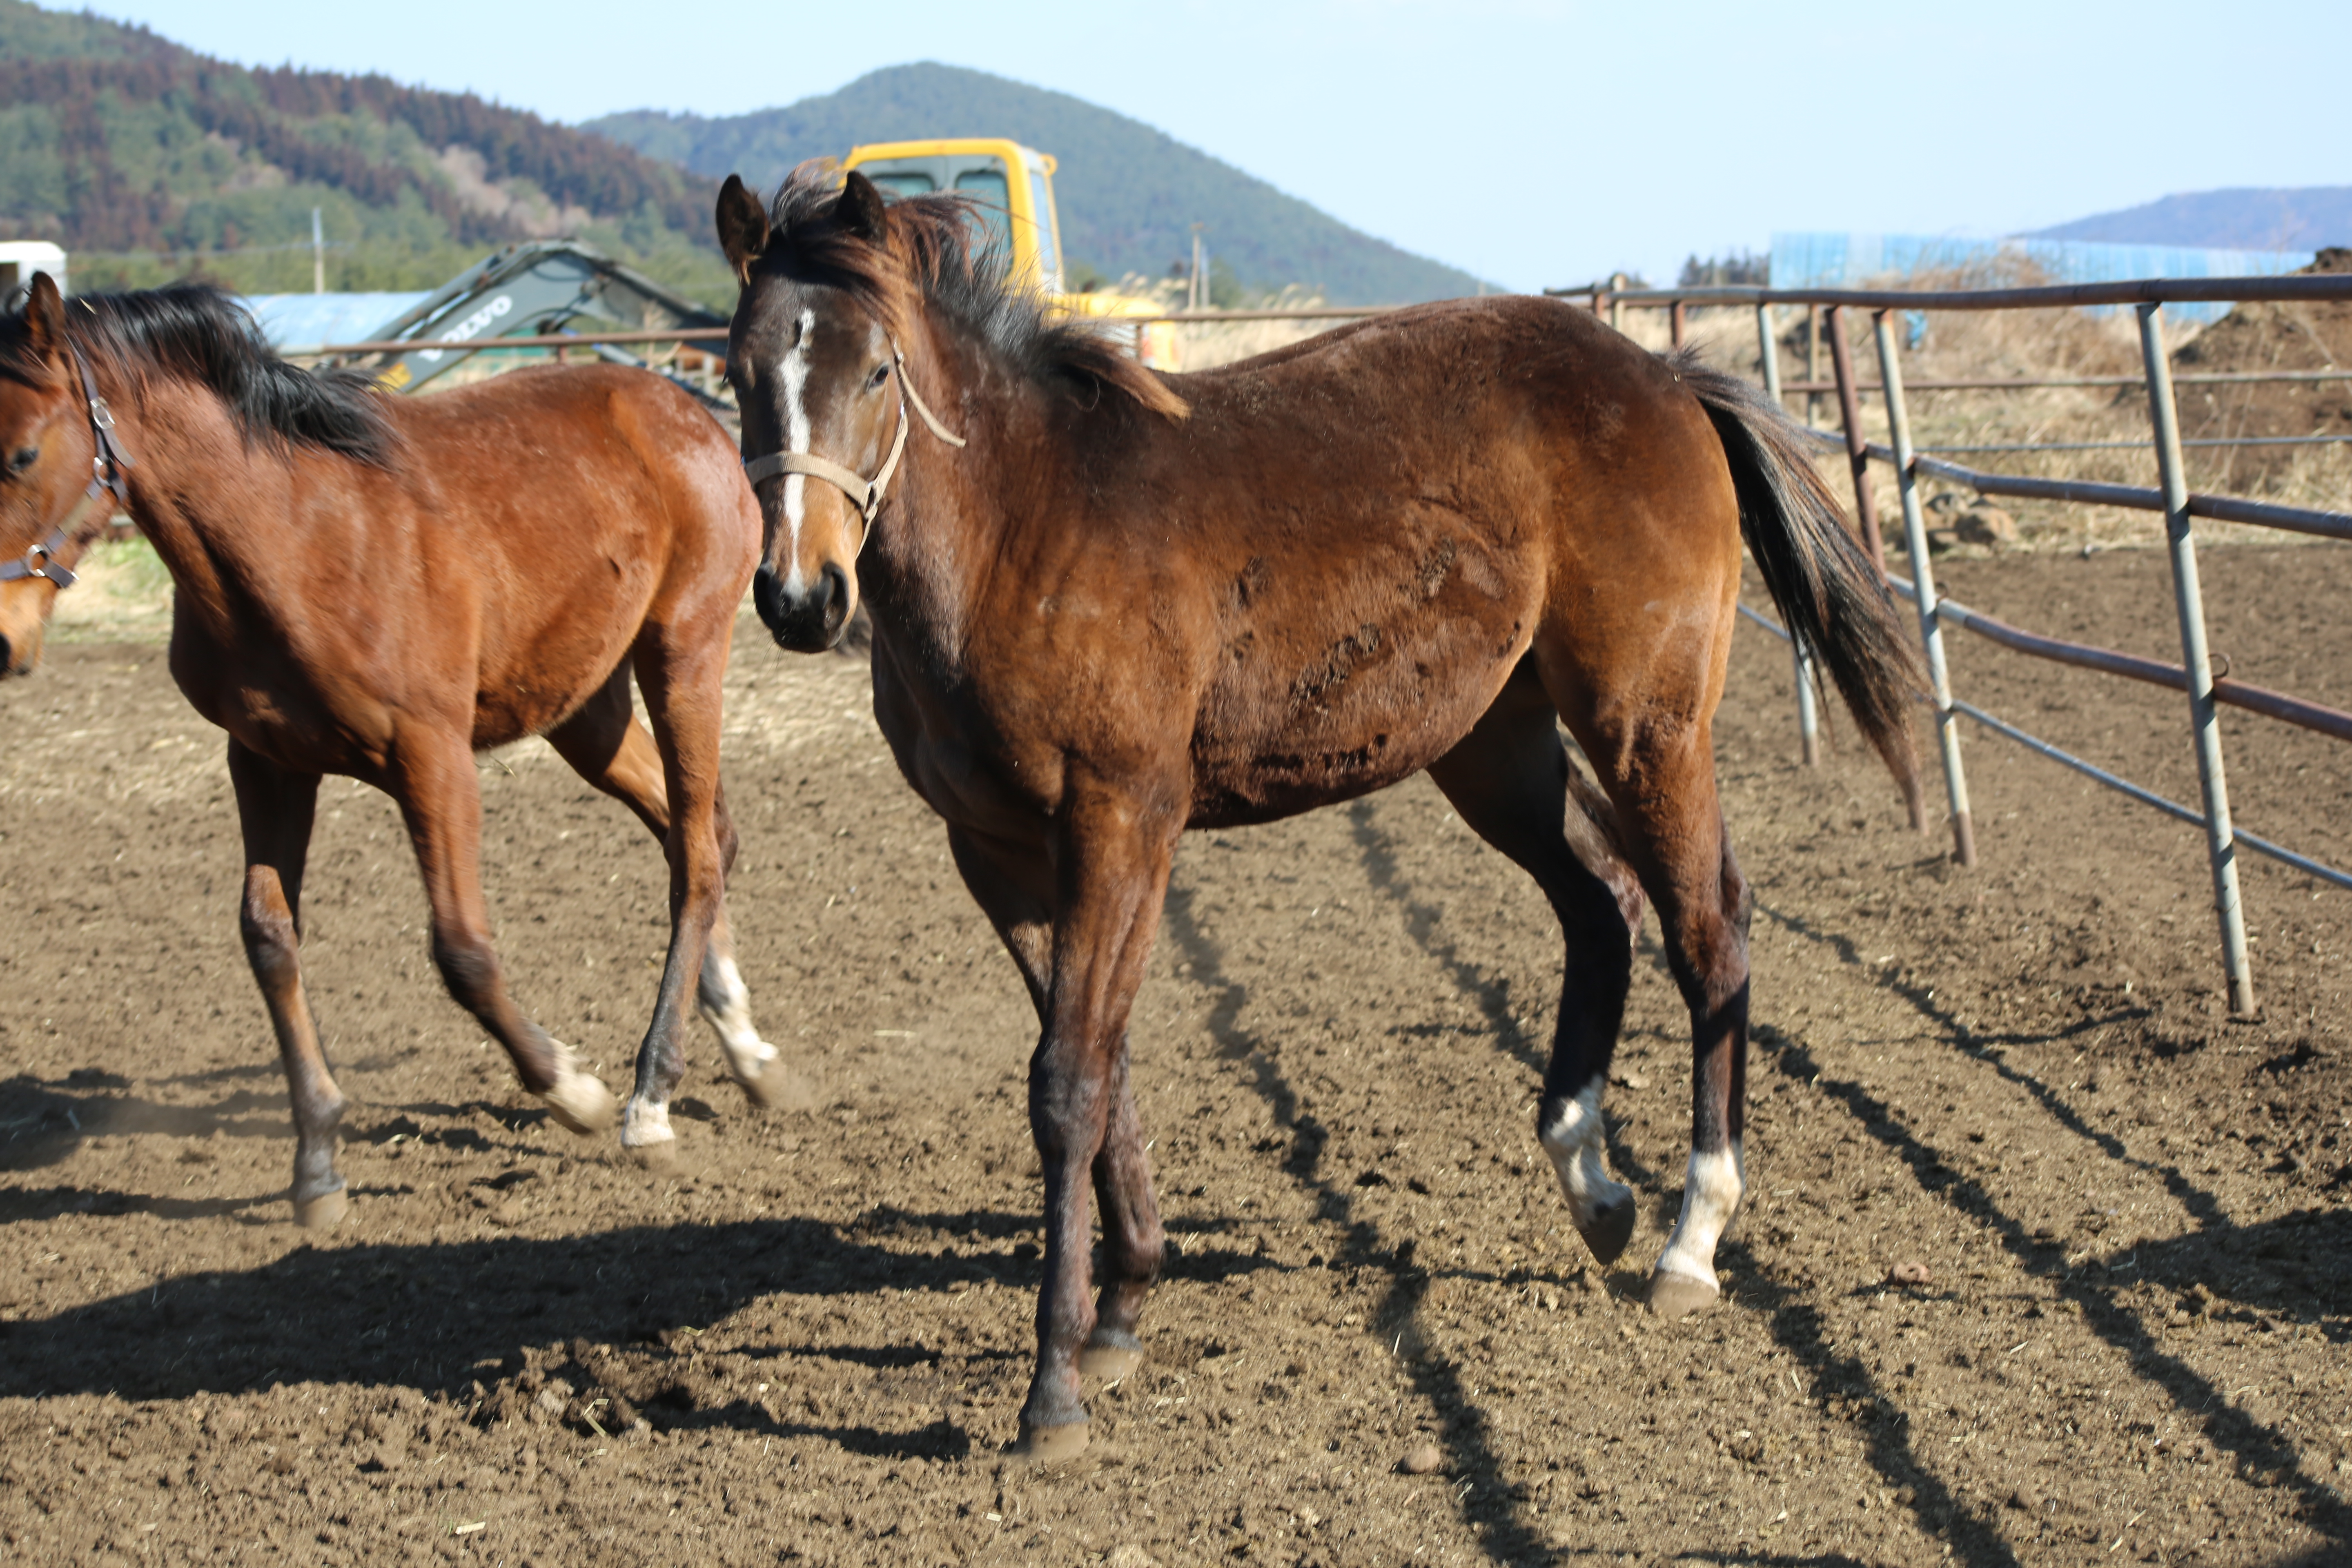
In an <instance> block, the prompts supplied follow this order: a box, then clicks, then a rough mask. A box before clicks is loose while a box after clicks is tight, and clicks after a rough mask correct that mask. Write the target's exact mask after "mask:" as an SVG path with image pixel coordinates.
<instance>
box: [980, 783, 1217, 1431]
mask: <svg viewBox="0 0 2352 1568" xmlns="http://www.w3.org/2000/svg"><path fill="white" fill-rule="evenodd" d="M1182 825H1183V818H1182V812H1181V807H1178V806H1176V805H1173V804H1172V803H1171V804H1157V803H1154V802H1150V801H1148V800H1139V799H1138V798H1137V797H1136V796H1135V795H1133V794H1132V793H1129V792H1127V791H1123V790H1115V789H1111V788H1108V787H1104V786H1100V785H1095V784H1091V783H1087V782H1078V781H1074V782H1073V784H1072V795H1071V799H1070V804H1069V805H1066V807H1065V812H1064V816H1063V819H1062V822H1061V824H1060V829H1061V831H1060V845H1059V850H1060V853H1059V854H1058V855H1057V856H1056V862H1057V865H1056V871H1057V875H1056V877H1055V895H1056V896H1055V905H1056V907H1055V920H1054V944H1053V970H1052V977H1051V979H1050V981H1049V982H1048V984H1047V985H1046V991H1045V1004H1044V1005H1043V1006H1042V1007H1041V1008H1040V1012H1041V1014H1042V1015H1043V1017H1044V1025H1045V1026H1044V1029H1043V1031H1042V1033H1041V1036H1040V1037H1039V1039H1038V1042H1037V1052H1036V1055H1035V1056H1034V1057H1033V1058H1031V1060H1030V1064H1029V1128H1030V1132H1031V1135H1032V1136H1033V1137H1034V1139H1035V1140H1036V1144H1037V1159H1038V1163H1039V1165H1040V1166H1041V1167H1042V1169H1043V1170H1044V1173H1045V1288H1044V1290H1043V1291H1042V1293H1041V1294H1040V1296H1039V1298H1038V1302H1037V1369H1036V1376H1035V1378H1034V1381H1033V1382H1032V1383H1031V1384H1030V1385H1029V1397H1028V1399H1027V1400H1026V1401H1024V1403H1023V1405H1022V1407H1021V1436H1020V1442H1019V1445H1018V1452H1020V1453H1022V1454H1024V1455H1026V1456H1028V1457H1030V1458H1039V1459H1058V1458H1068V1457H1069V1456H1071V1455H1073V1454H1076V1453H1077V1452H1078V1451H1079V1450H1080V1449H1082V1448H1084V1447H1086V1442H1087V1412H1086V1405H1085V1404H1084V1403H1083V1402H1082V1401H1081V1400H1080V1398H1079V1394H1078V1373H1079V1360H1080V1357H1081V1355H1082V1353H1083V1352H1085V1351H1086V1350H1087V1345H1088V1342H1089V1340H1090V1338H1091V1337H1092V1335H1093V1332H1094V1330H1095V1327H1096V1322H1095V1310H1094V1306H1093V1304H1092V1303H1091V1302H1089V1301H1088V1300H1087V1288H1088V1285H1089V1284H1090V1283H1091V1281H1090V1279H1089V1278H1088V1276H1089V1273H1090V1269H1089V1267H1088V1262H1089V1255H1090V1253H1091V1252H1092V1247H1091V1245H1090V1243H1091V1241H1092V1239H1093V1237H1092V1226H1091V1225H1090V1223H1089V1216H1088V1214H1087V1187H1088V1185H1089V1183H1090V1182H1091V1181H1092V1180H1093V1179H1094V1178H1095V1177H1096V1176H1097V1174H1103V1175H1107V1176H1108V1177H1109V1178H1110V1179H1109V1180H1108V1183H1107V1184H1106V1187H1105V1194H1106V1198H1107V1199H1108V1198H1110V1197H1111V1195H1112V1194H1119V1196H1120V1197H1121V1198H1122V1199H1123V1200H1126V1201H1122V1202H1120V1203H1119V1204H1118V1208H1117V1209H1115V1210H1114V1211H1113V1212H1111V1213H1109V1214H1107V1215H1106V1216H1105V1217H1106V1219H1108V1220H1109V1221H1110V1222H1111V1224H1112V1226H1113V1235H1112V1238H1111V1242H1112V1244H1111V1248H1110V1251H1111V1254H1112V1258H1113V1261H1114V1266H1115V1267H1117V1268H1118V1269H1119V1272H1120V1275H1121V1280H1120V1286H1119V1288H1118V1289H1115V1290H1107V1291H1106V1292H1105V1294H1106V1298H1107V1300H1108V1304H1109V1305H1110V1306H1111V1307H1112V1308H1113V1310H1114V1317H1115V1318H1121V1319H1124V1320H1125V1321H1115V1322H1114V1323H1113V1325H1112V1327H1113V1329H1114V1331H1115V1332H1116V1333H1117V1334H1118V1335H1119V1336H1122V1337H1123V1338H1124V1341H1125V1343H1124V1344H1123V1345H1122V1344H1114V1345H1111V1346H1105V1347H1097V1348H1111V1349H1126V1348H1129V1347H1131V1346H1132V1343H1133V1334H1132V1323H1133V1317H1134V1312H1135V1310H1136V1309H1137V1308H1139V1306H1140V1304H1141V1300H1142V1293H1143V1289H1144V1288H1146V1287H1148V1284H1149V1281H1150V1277H1151V1275H1152V1274H1155V1273H1156V1272H1157V1270H1158V1257H1157V1252H1158V1247H1159V1239H1160V1237H1159V1230H1160V1226H1159V1218H1158V1215H1157V1214H1156V1213H1155V1212H1153V1210H1152V1208H1151V1206H1150V1177H1149V1174H1148V1173H1146V1172H1145V1171H1144V1170H1143V1167H1142V1151H1141V1148H1140V1147H1139V1138H1138V1131H1139V1130H1138V1127H1137V1123H1136V1121H1135V1113H1134V1107H1133V1106H1132V1104H1131V1103H1129V1102H1128V1100H1127V1064H1126V1051H1127V1019H1128V1013H1129V1009H1130V1008H1131V1007H1133V1005H1134V1003H1135V993H1136V989H1137V987H1138V986H1139V985H1140V984H1142V979H1143V966H1144V962H1145V960H1146V958H1147V957H1148V956H1149V954H1150V949H1151V940H1152V937H1153V935H1154V933H1155V932H1156V931H1158V929H1159V924H1160V904H1161V901H1162V900H1164V899H1165V897H1166V896H1167V891H1168V870H1169V866H1170V864H1171V860H1172V859H1173V857H1174V854H1175V847H1176V837H1177V834H1178V833H1179V832H1180V831H1181V828H1182ZM1107 1153H1108V1156H1109V1160H1108V1165H1105V1164H1104V1163H1102V1162H1103V1161H1104V1159H1105V1156H1106V1154H1107ZM1138 1191H1139V1192H1140V1193H1141V1194H1142V1198H1141V1203H1140V1204H1139V1205H1138V1204H1136V1203H1134V1202H1133V1201H1132V1194H1134V1193H1136V1192H1138ZM1122 1211H1123V1212H1122ZM1122 1232H1124V1233H1126V1235H1125V1237H1124V1238H1123V1237H1122V1235H1121V1233H1122ZM1145 1250H1148V1251H1150V1253H1151V1254H1152V1256H1151V1258H1150V1259H1149V1265H1148V1267H1147V1268H1141V1269H1139V1268H1137V1267H1136V1264H1137V1263H1138V1262H1139V1258H1134V1257H1130V1256H1129V1255H1130V1254H1133V1253H1139V1252H1142V1251H1145ZM1138 1274H1140V1277H1141V1278H1140V1279H1139V1280H1138V1279H1136V1276H1137V1275H1138ZM1130 1285H1132V1286H1133V1288H1132V1289H1129V1286H1130Z"/></svg>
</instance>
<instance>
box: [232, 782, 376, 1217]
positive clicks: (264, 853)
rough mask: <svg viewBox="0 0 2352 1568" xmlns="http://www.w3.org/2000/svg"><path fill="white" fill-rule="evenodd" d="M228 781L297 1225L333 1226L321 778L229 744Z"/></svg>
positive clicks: (334, 1096)
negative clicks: (313, 1006) (306, 941)
mask: <svg viewBox="0 0 2352 1568" xmlns="http://www.w3.org/2000/svg"><path fill="white" fill-rule="evenodd" d="M228 776H229V782H230V783H231V784H234V785H235V786H236V816H237V825H238V826H239V827H241V828H242V829H243V830H244V833H245V890H244V896H243V902H242V905H241V908H240V911H239V920H238V925H239V926H240V927H241V928H242V931H243V933H244V936H245V956H246V960H247V963H251V964H252V965H253V978H254V980H255V981H256V982H257V984H259V985H260V987H261V999H262V1001H263V1002H264V1003H265V1004H266V1005H268V1008H269V1022H270V1025H271V1026H272V1027H273V1028H275V1029H276V1030H277V1032H278V1056H279V1057H280V1058H282V1059H283V1060H284V1062H285V1064H286V1087H287V1089H288V1091H289V1093H290V1094H291V1095H292V1097H293V1101H294V1139H295V1142H294V1223H295V1224H297V1225H301V1226H330V1225H332V1224H334V1223H335V1222H336V1221H337V1220H339V1219H341V1218H342V1217H343V1211H344V1209H345V1208H346V1207H347V1206H348V1203H347V1200H346V1199H345V1198H344V1196H343V1178H342V1177H341V1175H340V1174H338V1173H336V1170H335V1133H336V1130H337V1129H338V1128H339V1127H340V1126H341V1124H342V1120H343V1094H342V1090H341V1089H337V1088H336V1087H335V1079H334V1077H333V1075H332V1074H331V1073H330V1072H329V1071H328V1069H327V1058H326V1054H325V1053H324V1052H323V1051H321V1050H320V1048H319V1031H318V1028H317V1026H315V1025H314V1024H312V1022H311V1020H310V999H309V998H308V997H307V996H305V995H304V994H303V991H302V962H301V942H302V868H303V866H304V863H305V862H306V861H307V860H308V859H309V858H310V825H311V821H312V818H313V816H314V814H315V812H316V810H317V807H318V803H319V775H318V774H316V773H288V772H286V771H285V770H284V769H282V768H280V767H278V765H277V764H276V763H272V762H269V761H268V760H267V759H266V758H264V757H262V756H260V755H259V754H258V753H257V752H252V751H249V750H247V748H246V746H245V745H244V743H243V742H239V741H236V740H234V739H232V740H231V741H230V742H229V743H228Z"/></svg>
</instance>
